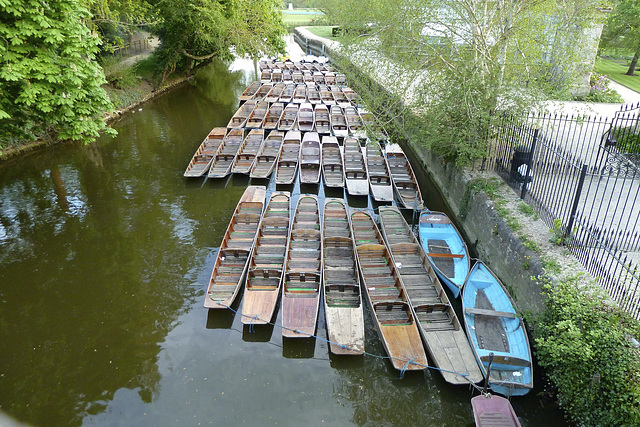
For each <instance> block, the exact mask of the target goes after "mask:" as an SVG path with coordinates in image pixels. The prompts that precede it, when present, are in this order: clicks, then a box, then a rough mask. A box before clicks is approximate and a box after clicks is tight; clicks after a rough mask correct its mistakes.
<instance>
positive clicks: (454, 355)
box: [379, 206, 483, 385]
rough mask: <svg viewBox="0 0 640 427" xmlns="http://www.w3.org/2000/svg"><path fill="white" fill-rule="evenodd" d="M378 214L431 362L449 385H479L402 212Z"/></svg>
mask: <svg viewBox="0 0 640 427" xmlns="http://www.w3.org/2000/svg"><path fill="white" fill-rule="evenodd" d="M379 214H380V229H381V230H382V234H383V236H384V239H385V241H386V243H387V246H388V247H389V250H390V251H391V257H392V258H393V262H394V265H395V267H396V270H397V271H398V273H399V274H400V279H401V281H402V285H403V287H404V290H405V293H406V295H407V299H408V301H409V305H410V306H411V310H412V311H413V315H414V318H415V319H417V326H418V330H419V331H420V335H422V339H423V341H424V343H425V346H426V348H427V352H428V353H429V356H430V357H431V360H432V361H433V363H434V364H435V365H436V366H437V367H438V368H440V373H441V374H442V376H443V378H444V379H445V381H447V382H448V383H450V384H454V385H468V384H469V383H474V384H475V383H479V382H481V381H482V378H483V377H482V373H481V372H480V369H478V364H477V363H476V359H475V356H474V354H473V350H472V349H471V346H470V345H469V340H467V335H466V334H465V332H464V328H463V327H462V325H461V324H460V321H459V320H458V316H457V315H456V312H455V311H454V309H453V307H452V306H451V303H450V302H449V298H448V297H447V294H446V292H445V290H444V288H443V286H442V284H441V283H440V280H439V279H438V276H437V275H436V273H435V271H434V270H433V268H432V267H431V264H430V263H429V260H428V259H427V256H426V254H425V253H424V250H423V249H422V245H420V242H418V239H417V238H416V236H415V234H414V233H413V231H412V230H411V228H410V227H409V224H407V221H406V220H405V218H404V216H402V212H400V209H398V208H397V207H395V206H381V207H380V208H379Z"/></svg>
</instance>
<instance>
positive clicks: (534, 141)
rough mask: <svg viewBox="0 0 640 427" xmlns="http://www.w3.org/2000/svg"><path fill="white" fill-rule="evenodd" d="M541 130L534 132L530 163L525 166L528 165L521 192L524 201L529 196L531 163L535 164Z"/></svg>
mask: <svg viewBox="0 0 640 427" xmlns="http://www.w3.org/2000/svg"><path fill="white" fill-rule="evenodd" d="M539 132H540V129H536V130H534V131H533V141H531V154H529V161H528V162H526V163H525V164H526V165H527V167H526V169H525V173H524V181H522V190H521V191H520V199H522V200H524V196H526V195H527V182H528V181H529V172H530V171H531V163H532V162H533V153H534V152H535V150H536V142H538V133H539Z"/></svg>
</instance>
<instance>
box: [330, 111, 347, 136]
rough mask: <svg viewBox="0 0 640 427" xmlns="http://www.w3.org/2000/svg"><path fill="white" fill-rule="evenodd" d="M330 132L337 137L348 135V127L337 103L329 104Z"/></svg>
mask: <svg viewBox="0 0 640 427" xmlns="http://www.w3.org/2000/svg"><path fill="white" fill-rule="evenodd" d="M330 111H331V132H333V135H334V136H337V137H346V136H348V135H349V127H348V126H347V119H346V117H345V116H344V111H343V110H342V108H341V107H339V106H337V105H332V106H331V110H330Z"/></svg>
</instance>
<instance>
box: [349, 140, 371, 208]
mask: <svg viewBox="0 0 640 427" xmlns="http://www.w3.org/2000/svg"><path fill="white" fill-rule="evenodd" d="M343 145H344V180H345V183H346V185H347V192H348V193H349V194H350V195H352V196H368V195H369V173H368V172H367V164H366V163H365V161H364V156H363V154H362V147H360V141H358V139H357V138H353V137H347V138H345V139H344V144H343Z"/></svg>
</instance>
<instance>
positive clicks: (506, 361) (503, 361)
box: [480, 354, 531, 369]
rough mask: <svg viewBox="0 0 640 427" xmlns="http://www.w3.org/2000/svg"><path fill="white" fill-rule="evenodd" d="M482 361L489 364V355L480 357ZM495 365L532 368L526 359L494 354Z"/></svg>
mask: <svg viewBox="0 0 640 427" xmlns="http://www.w3.org/2000/svg"><path fill="white" fill-rule="evenodd" d="M480 360H481V361H482V362H487V363H489V355H486V356H480ZM493 365H512V366H524V367H528V366H531V362H530V361H528V360H526V359H520V358H519V357H510V356H503V355H499V354H494V355H493ZM496 369H499V368H498V367H496Z"/></svg>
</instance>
